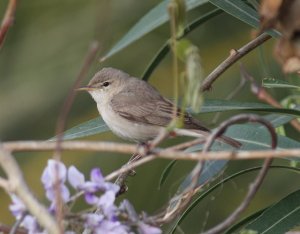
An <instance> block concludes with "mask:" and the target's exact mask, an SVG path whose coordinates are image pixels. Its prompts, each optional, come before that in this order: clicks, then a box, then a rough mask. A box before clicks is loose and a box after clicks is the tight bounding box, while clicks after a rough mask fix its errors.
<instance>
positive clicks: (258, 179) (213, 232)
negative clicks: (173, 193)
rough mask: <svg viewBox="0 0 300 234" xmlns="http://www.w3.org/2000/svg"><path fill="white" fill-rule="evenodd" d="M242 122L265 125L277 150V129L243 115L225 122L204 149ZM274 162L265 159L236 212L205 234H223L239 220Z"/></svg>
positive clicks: (261, 119) (262, 121)
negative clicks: (231, 126)
mask: <svg viewBox="0 0 300 234" xmlns="http://www.w3.org/2000/svg"><path fill="white" fill-rule="evenodd" d="M240 121H249V122H258V123H260V124H262V125H264V126H265V127H266V128H267V130H268V131H269V133H270V136H271V147H272V149H273V150H274V149H275V148H276V146H277V135H276V132H275V129H274V128H273V126H272V124H271V123H269V122H268V121H266V120H265V119H263V118H262V117H260V116H257V115H246V114H242V115H237V116H234V117H233V118H230V119H229V120H228V121H225V122H223V123H222V124H221V125H220V126H219V127H218V128H217V129H216V131H214V132H213V133H212V134H211V135H210V136H209V138H208V140H207V142H208V143H207V144H205V146H204V149H206V147H210V146H211V145H212V143H213V141H212V139H216V138H217V137H218V136H220V135H221V134H222V133H224V131H226V129H227V128H228V126H230V125H232V124H235V123H238V122H240ZM272 160H273V159H272V158H267V159H265V161H264V164H263V167H262V169H261V170H260V172H259V173H258V175H257V177H256V178H255V180H254V181H253V183H251V184H250V186H249V190H248V193H247V195H246V196H245V198H244V200H243V201H242V203H241V204H240V205H239V206H238V207H237V208H236V209H235V211H234V212H232V213H231V214H230V215H229V216H228V217H227V218H226V219H225V220H224V221H223V222H222V223H220V224H218V225H217V226H215V227H213V228H211V229H209V230H208V231H206V232H204V233H205V234H217V233H221V232H223V231H224V230H226V229H227V228H228V227H230V226H231V225H232V224H233V223H234V222H235V221H236V220H237V219H238V218H239V216H240V215H241V214H242V212H243V211H244V210H245V209H246V208H247V207H248V205H249V204H250V202H251V201H252V199H253V198H254V196H255V194H256V193H257V191H258V189H259V187H260V185H261V184H262V182H263V180H264V178H265V176H266V174H267V171H268V169H269V166H270V165H271V163H272Z"/></svg>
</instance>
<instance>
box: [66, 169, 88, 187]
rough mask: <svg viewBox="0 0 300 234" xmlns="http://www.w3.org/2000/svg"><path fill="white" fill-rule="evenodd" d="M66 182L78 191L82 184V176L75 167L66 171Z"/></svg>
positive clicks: (83, 179)
mask: <svg viewBox="0 0 300 234" xmlns="http://www.w3.org/2000/svg"><path fill="white" fill-rule="evenodd" d="M68 181H69V183H70V184H71V185H72V187H73V188H74V189H77V190H78V189H79V188H80V186H82V185H83V184H84V181H85V178H84V175H83V174H82V173H81V172H80V171H79V170H78V169H77V168H76V167H75V166H70V167H69V169H68Z"/></svg>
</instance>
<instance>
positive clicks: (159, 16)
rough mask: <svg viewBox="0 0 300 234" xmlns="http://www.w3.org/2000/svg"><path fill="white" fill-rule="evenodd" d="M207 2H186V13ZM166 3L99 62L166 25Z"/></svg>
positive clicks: (145, 18) (149, 13) (155, 8)
mask: <svg viewBox="0 0 300 234" xmlns="http://www.w3.org/2000/svg"><path fill="white" fill-rule="evenodd" d="M207 2H208V0H186V7H187V11H189V10H192V9H194V8H196V7H198V6H200V5H203V4H205V3H207ZM168 3H169V0H164V1H162V2H161V3H160V4H158V5H157V6H155V7H154V8H153V9H152V10H150V11H149V12H148V13H147V14H146V15H145V16H143V17H142V18H141V19H140V20H139V21H138V22H137V23H136V24H135V25H134V26H133V27H132V28H131V29H130V30H129V31H128V32H127V33H126V34H125V35H124V36H123V37H122V38H121V39H120V40H119V41H118V42H117V43H116V44H115V46H114V47H113V48H112V49H111V50H110V51H109V52H108V53H107V54H106V55H105V56H104V57H103V58H102V59H101V60H102V61H103V60H105V59H107V58H109V57H111V56H112V55H114V54H116V53H117V52H119V51H120V50H122V49H124V48H125V47H127V46H128V45H130V44H131V43H133V42H135V41H137V40H138V39H140V38H141V37H143V36H145V35H146V34H148V33H149V32H151V31H152V30H154V29H156V28H158V27H159V26H161V25H162V24H164V23H166V22H167V21H168V19H169V17H168V12H167V6H168Z"/></svg>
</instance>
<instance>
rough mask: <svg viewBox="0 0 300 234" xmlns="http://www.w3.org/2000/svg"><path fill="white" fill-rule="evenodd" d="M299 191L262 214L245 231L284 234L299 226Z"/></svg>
mask: <svg viewBox="0 0 300 234" xmlns="http://www.w3.org/2000/svg"><path fill="white" fill-rule="evenodd" d="M299 217H300V190H297V191H295V192H293V193H291V194H289V195H288V196H286V197H285V198H283V199H282V200H281V201H279V202H278V203H277V204H275V205H273V206H271V207H270V208H269V209H267V210H266V211H265V212H263V213H262V215H261V216H259V217H258V218H257V219H256V220H255V221H254V222H252V223H250V224H249V225H247V226H246V227H245V229H251V230H255V231H257V232H258V233H264V234H273V233H286V232H287V231H289V230H291V229H292V228H294V227H295V226H297V225H299V224H300V219H299Z"/></svg>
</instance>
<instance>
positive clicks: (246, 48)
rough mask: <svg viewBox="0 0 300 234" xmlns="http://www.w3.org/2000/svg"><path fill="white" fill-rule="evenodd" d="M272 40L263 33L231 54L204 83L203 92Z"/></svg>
mask: <svg viewBox="0 0 300 234" xmlns="http://www.w3.org/2000/svg"><path fill="white" fill-rule="evenodd" d="M270 38H271V36H270V35H268V34H266V33H263V34H261V35H259V36H258V37H256V38H255V39H253V40H252V41H250V42H249V43H248V44H246V45H244V46H243V47H241V48H240V49H238V50H236V51H235V52H234V53H231V54H230V55H229V57H228V58H226V59H225V60H224V61H223V62H222V63H221V64H220V65H219V66H217V67H216V68H215V69H214V70H213V71H212V72H211V73H210V74H209V75H208V76H207V77H206V78H205V80H204V81H203V82H202V85H201V91H207V90H209V89H210V88H211V85H212V83H213V82H215V81H216V80H217V79H218V78H219V76H220V75H221V74H222V73H223V72H225V71H226V70H227V69H228V68H229V67H230V66H231V65H232V64H234V63H235V62H236V61H238V60H239V59H240V58H242V57H243V56H244V55H246V54H248V53H249V52H250V51H251V50H253V49H255V48H256V47H257V46H259V45H261V44H263V43H264V42H265V41H267V40H269V39H270Z"/></svg>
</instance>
